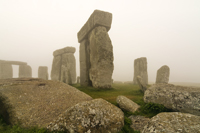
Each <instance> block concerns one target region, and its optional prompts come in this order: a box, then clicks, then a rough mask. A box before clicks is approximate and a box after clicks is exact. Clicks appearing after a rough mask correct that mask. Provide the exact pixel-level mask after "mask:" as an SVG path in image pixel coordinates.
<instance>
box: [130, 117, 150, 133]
mask: <svg viewBox="0 0 200 133" xmlns="http://www.w3.org/2000/svg"><path fill="white" fill-rule="evenodd" d="M128 118H129V119H131V121H132V124H131V128H133V129H134V130H136V131H140V132H142V130H143V128H144V126H145V125H146V124H147V123H148V121H149V120H150V119H149V118H146V117H144V116H140V115H138V116H134V115H131V116H129V117H128Z"/></svg>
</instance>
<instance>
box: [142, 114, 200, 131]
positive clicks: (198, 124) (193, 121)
mask: <svg viewBox="0 0 200 133" xmlns="http://www.w3.org/2000/svg"><path fill="white" fill-rule="evenodd" d="M142 133H200V116H195V115H191V114H186V113H180V112H171V113H160V114H158V115H156V116H154V117H153V118H151V120H150V121H149V122H148V124H147V125H146V126H145V127H144V129H143V131H142Z"/></svg>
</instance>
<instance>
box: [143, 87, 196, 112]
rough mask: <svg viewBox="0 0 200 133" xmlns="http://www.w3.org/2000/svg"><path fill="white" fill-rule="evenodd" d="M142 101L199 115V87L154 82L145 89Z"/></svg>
mask: <svg viewBox="0 0 200 133" xmlns="http://www.w3.org/2000/svg"><path fill="white" fill-rule="evenodd" d="M144 102H146V103H149V102H152V103H158V104H163V105H164V106H165V107H166V108H169V109H172V110H175V111H180V112H184V113H190V114H194V115H200V111H199V110H200V88H192V87H183V86H175V85H172V84H164V83H160V84H154V85H152V86H151V87H149V88H148V89H147V90H146V91H145V93H144Z"/></svg>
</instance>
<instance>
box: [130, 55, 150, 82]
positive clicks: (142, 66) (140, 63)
mask: <svg viewBox="0 0 200 133" xmlns="http://www.w3.org/2000/svg"><path fill="white" fill-rule="evenodd" d="M137 76H140V77H141V78H142V79H143V83H144V84H146V85H147V84H148V73H147V58H146V57H141V58H137V59H135V61H134V78H133V84H138V83H137Z"/></svg>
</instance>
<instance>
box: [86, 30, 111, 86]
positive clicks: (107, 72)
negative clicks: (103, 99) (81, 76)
mask: <svg viewBox="0 0 200 133" xmlns="http://www.w3.org/2000/svg"><path fill="white" fill-rule="evenodd" d="M88 40H89V44H90V45H89V46H90V63H91V68H90V70H89V76H90V80H91V81H92V85H93V87H95V88H111V85H112V73H113V69H114V64H113V60H114V59H113V46H112V43H111V40H110V37H109V35H108V33H107V30H106V28H105V27H102V26H98V27H95V28H94V29H93V30H92V31H91V33H90V35H89V39H88Z"/></svg>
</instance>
